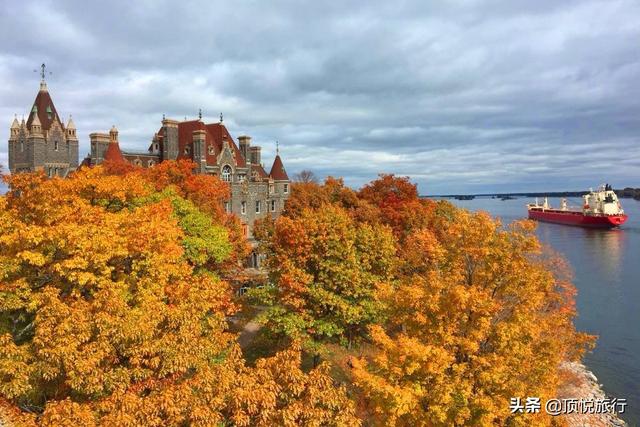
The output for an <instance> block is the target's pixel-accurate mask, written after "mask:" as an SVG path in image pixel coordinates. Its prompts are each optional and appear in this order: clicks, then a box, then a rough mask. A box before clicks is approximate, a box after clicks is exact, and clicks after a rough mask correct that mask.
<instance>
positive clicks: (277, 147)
mask: <svg viewBox="0 0 640 427" xmlns="http://www.w3.org/2000/svg"><path fill="white" fill-rule="evenodd" d="M279 154H280V143H279V142H278V141H276V156H277V155H279Z"/></svg>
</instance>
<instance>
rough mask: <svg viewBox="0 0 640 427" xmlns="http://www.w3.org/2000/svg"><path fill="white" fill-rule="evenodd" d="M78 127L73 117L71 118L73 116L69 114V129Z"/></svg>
mask: <svg viewBox="0 0 640 427" xmlns="http://www.w3.org/2000/svg"><path fill="white" fill-rule="evenodd" d="M75 128H76V124H75V123H74V122H73V119H72V118H71V116H69V121H68V122H67V129H75Z"/></svg>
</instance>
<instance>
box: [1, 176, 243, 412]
mask: <svg viewBox="0 0 640 427" xmlns="http://www.w3.org/2000/svg"><path fill="white" fill-rule="evenodd" d="M10 185H11V190H10V192H9V193H8V194H7V196H6V197H3V198H1V199H0V230H1V231H0V373H1V374H0V394H1V395H2V396H4V397H6V398H8V399H10V400H11V401H13V402H14V403H15V404H17V405H18V406H19V407H21V408H22V409H24V410H28V411H32V412H36V413H43V414H44V415H43V420H46V419H49V418H50V419H52V420H54V419H55V417H54V415H52V411H53V413H55V414H58V412H59V411H58V409H59V410H60V411H63V412H64V411H69V410H71V409H72V408H76V407H77V408H80V409H78V411H80V412H78V411H75V410H74V413H76V414H80V413H82V414H84V415H83V417H84V416H86V417H89V418H91V417H95V416H96V413H95V411H94V408H92V407H91V406H90V405H89V406H87V405H88V404H89V403H90V402H93V401H96V400H101V399H106V398H108V397H110V396H113V395H114V394H118V393H134V394H136V393H145V388H144V387H140V388H139V389H136V388H135V387H134V386H135V385H136V384H138V385H139V384H145V383H147V382H156V381H164V382H167V383H171V384H179V383H180V382H182V381H184V380H185V379H187V378H191V377H193V376H197V375H198V374H199V373H200V372H206V371H207V370H208V369H210V368H209V366H210V365H211V364H212V363H215V361H218V362H220V361H223V360H225V357H226V356H225V354H226V353H227V352H228V351H229V348H231V346H232V345H233V342H234V337H233V336H232V335H231V334H229V333H227V332H226V319H225V316H226V315H227V314H228V313H230V312H232V310H233V305H232V303H231V299H230V293H229V289H228V286H227V285H226V284H225V283H224V282H222V281H221V280H219V279H218V278H216V277H215V276H214V275H213V274H207V273H204V272H203V273H201V274H196V272H195V271H194V264H197V263H198V261H199V260H200V259H202V252H201V251H200V250H199V249H203V247H204V248H206V249H207V251H205V253H206V255H207V256H209V255H210V256H212V257H224V256H225V253H227V252H228V245H229V243H228V241H226V239H225V236H224V234H223V233H222V234H218V235H215V236H211V235H207V237H208V238H209V239H210V241H208V242H207V244H205V245H203V247H201V248H199V249H198V248H197V246H198V244H194V243H193V241H192V240H193V239H194V236H195V235H197V234H198V233H199V231H198V230H195V229H191V232H192V233H191V235H189V233H190V231H189V230H190V228H189V227H191V226H192V225H193V224H186V227H185V230H186V231H185V230H183V229H182V228H181V227H180V222H184V221H186V222H189V221H190V220H192V219H193V218H190V214H194V212H193V207H192V205H189V204H187V202H186V201H185V200H184V199H179V198H178V196H173V200H172V199H171V198H164V197H161V198H159V199H158V200H154V199H148V198H149V196H150V194H151V192H152V189H151V188H150V187H149V185H148V184H147V183H146V182H144V181H142V180H140V179H139V178H137V177H135V176H134V175H131V174H128V175H124V176H116V175H104V174H103V173H102V171H101V170H100V168H96V169H85V170H82V171H79V172H77V173H76V174H74V176H73V177H72V178H70V179H59V178H55V179H50V180H48V179H46V178H44V177H43V176H42V175H36V174H18V175H15V176H13V177H11V179H10ZM145 198H147V201H146V202H145V203H141V200H143V199H145ZM176 204H177V207H178V209H175V208H174V206H175V205H176ZM180 209H183V210H185V211H187V213H186V214H183V213H181V212H180ZM175 210H177V211H178V214H177V216H176V215H175V214H174V211H175ZM194 227H195V226H194ZM196 228H197V227H196ZM200 237H203V236H202V235H201V236H200ZM212 240H215V241H217V242H219V243H220V245H221V248H219V249H216V248H212V247H211V245H210V244H211V241H212ZM225 245H226V246H225ZM194 248H195V250H194V251H191V252H190V250H191V249H194ZM209 249H211V252H208V250H209ZM189 261H191V262H189ZM183 398H184V399H188V398H189V397H188V395H185V396H183ZM65 402H68V403H65ZM70 407H71V409H70ZM56 408H58V409H56ZM56 416H57V415H56ZM78 416H80V415H78ZM51 417H53V418H51ZM45 424H46V423H45Z"/></svg>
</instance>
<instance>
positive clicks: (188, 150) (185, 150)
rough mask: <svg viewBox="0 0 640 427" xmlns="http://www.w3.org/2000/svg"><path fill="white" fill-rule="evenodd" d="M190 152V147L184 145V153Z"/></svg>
mask: <svg viewBox="0 0 640 427" xmlns="http://www.w3.org/2000/svg"><path fill="white" fill-rule="evenodd" d="M190 153H191V147H189V146H186V147H184V154H190Z"/></svg>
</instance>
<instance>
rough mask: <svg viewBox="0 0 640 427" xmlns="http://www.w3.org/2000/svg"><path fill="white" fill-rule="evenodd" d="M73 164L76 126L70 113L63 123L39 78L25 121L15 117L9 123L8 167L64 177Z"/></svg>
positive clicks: (75, 157) (75, 159)
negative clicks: (19, 120) (38, 85)
mask: <svg viewBox="0 0 640 427" xmlns="http://www.w3.org/2000/svg"><path fill="white" fill-rule="evenodd" d="M77 167H78V137H77V135H76V127H75V125H74V124H73V120H72V119H71V117H69V120H68V122H67V125H66V126H65V125H64V124H63V123H62V121H61V120H60V116H58V112H57V111H56V107H55V106H54V105H53V101H52V100H51V96H50V95H49V91H48V90H47V83H46V82H45V81H44V78H43V79H42V81H41V82H40V90H39V91H38V95H37V96H36V100H35V101H34V102H33V107H31V112H30V113H29V117H28V119H27V121H26V122H25V121H24V118H23V119H22V121H21V122H18V118H17V117H15V118H14V119H13V123H12V124H11V130H10V133H9V170H11V173H16V172H34V171H44V172H45V173H46V174H47V175H48V176H50V177H52V176H62V177H64V176H67V174H68V173H69V172H72V171H74V170H75V169H76V168H77Z"/></svg>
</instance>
